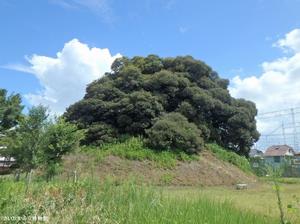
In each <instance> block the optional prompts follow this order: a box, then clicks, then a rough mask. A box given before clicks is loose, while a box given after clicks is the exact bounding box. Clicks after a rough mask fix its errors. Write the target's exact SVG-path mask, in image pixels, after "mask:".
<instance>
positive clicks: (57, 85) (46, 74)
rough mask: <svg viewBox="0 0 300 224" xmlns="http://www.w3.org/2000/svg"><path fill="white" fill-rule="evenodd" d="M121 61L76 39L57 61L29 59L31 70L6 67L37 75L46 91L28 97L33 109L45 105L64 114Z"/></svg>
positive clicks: (107, 51) (52, 59)
mask: <svg viewBox="0 0 300 224" xmlns="http://www.w3.org/2000/svg"><path fill="white" fill-rule="evenodd" d="M118 57H121V55H120V54H116V55H111V54H110V52H109V50H108V49H106V48H105V49H99V48H89V47H88V45H86V44H83V43H81V42H80V41H79V40H77V39H73V40H71V41H69V42H67V43H66V44H65V45H64V48H63V49H62V50H61V51H60V52H58V53H57V55H56V57H54V58H52V57H47V56H40V55H33V56H32V57H30V58H27V60H28V62H29V63H30V65H29V66H25V65H8V66H5V67H7V68H10V69H14V70H17V71H21V72H27V73H31V74H33V75H34V76H35V77H36V78H37V79H38V80H39V82H40V84H41V86H42V88H43V89H42V90H41V91H40V92H39V93H29V94H27V95H25V97H26V98H27V99H28V100H29V102H30V103H31V104H32V105H38V104H43V105H46V106H49V107H50V109H51V111H52V112H54V113H58V114H61V113H63V112H64V110H65V108H66V107H68V106H69V105H70V104H72V103H74V102H76V101H78V100H80V99H81V98H82V97H83V96H84V93H85V88H86V85H87V84H89V83H90V82H92V81H93V80H95V79H98V78H100V77H101V76H103V74H104V73H105V72H108V71H110V66H111V64H112V62H113V61H114V60H115V59H116V58H118Z"/></svg>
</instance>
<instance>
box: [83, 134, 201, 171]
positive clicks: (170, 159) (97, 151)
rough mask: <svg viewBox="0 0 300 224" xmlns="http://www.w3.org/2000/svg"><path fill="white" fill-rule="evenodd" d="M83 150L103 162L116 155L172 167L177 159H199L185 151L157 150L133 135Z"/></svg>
mask: <svg viewBox="0 0 300 224" xmlns="http://www.w3.org/2000/svg"><path fill="white" fill-rule="evenodd" d="M82 152H84V153H86V154H88V155H91V156H93V157H94V158H95V159H96V161H97V162H101V161H102V160H103V159H104V158H105V157H106V156H108V155H114V156H118V157H121V158H125V159H129V160H139V161H142V160H150V161H154V162H155V163H156V164H157V165H158V166H159V167H163V168H172V167H174V166H175V165H176V163H177V161H192V160H197V159H198V156H197V155H188V154H186V153H185V152H183V151H180V150H178V151H174V150H172V151H155V150H153V149H149V148H147V147H146V146H145V145H144V142H143V139H142V138H138V137H132V138H129V139H127V140H125V141H124V142H119V143H113V144H104V145H102V146H101V147H92V146H88V147H84V148H82Z"/></svg>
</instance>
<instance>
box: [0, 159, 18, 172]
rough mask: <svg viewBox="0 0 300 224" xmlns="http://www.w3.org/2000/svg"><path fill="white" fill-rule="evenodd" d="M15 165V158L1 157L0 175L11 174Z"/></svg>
mask: <svg viewBox="0 0 300 224" xmlns="http://www.w3.org/2000/svg"><path fill="white" fill-rule="evenodd" d="M15 163H16V160H15V159H14V158H9V157H3V156H0V174H3V173H7V172H9V171H10V170H11V169H12V167H13V166H14V165H15Z"/></svg>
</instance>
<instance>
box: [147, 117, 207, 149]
mask: <svg viewBox="0 0 300 224" xmlns="http://www.w3.org/2000/svg"><path fill="white" fill-rule="evenodd" d="M147 135H148V145H149V146H150V147H152V148H154V149H158V150H176V149H179V150H184V151H185V152H187V153H195V152H198V151H200V150H201V149H202V146H203V138H202V135H201V131H200V130H199V129H198V128H197V127H196V125H195V124H193V123H189V122H188V120H187V118H185V117H184V116H182V115H181V114H180V113H169V114H166V115H164V116H162V117H160V118H159V119H158V120H157V121H156V122H155V123H154V125H153V127H152V128H150V129H148V130H147Z"/></svg>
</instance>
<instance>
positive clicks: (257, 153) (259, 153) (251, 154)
mask: <svg viewBox="0 0 300 224" xmlns="http://www.w3.org/2000/svg"><path fill="white" fill-rule="evenodd" d="M263 155H264V153H263V152H262V151H260V150H258V149H254V148H253V149H251V150H250V152H249V157H250V158H255V157H263Z"/></svg>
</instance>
